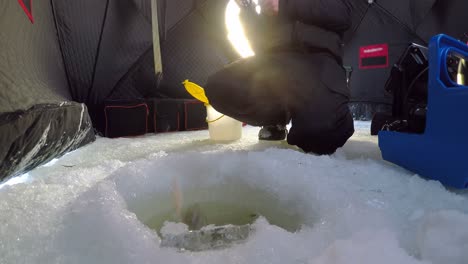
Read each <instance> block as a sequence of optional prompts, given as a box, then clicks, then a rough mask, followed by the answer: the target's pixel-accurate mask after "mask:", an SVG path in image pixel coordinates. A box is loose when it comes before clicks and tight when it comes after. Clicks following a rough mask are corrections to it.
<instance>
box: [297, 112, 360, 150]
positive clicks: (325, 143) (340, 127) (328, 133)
mask: <svg viewBox="0 0 468 264" xmlns="http://www.w3.org/2000/svg"><path fill="white" fill-rule="evenodd" d="M353 134H354V122H353V118H352V116H351V113H350V112H349V111H348V112H346V113H345V114H344V115H343V116H341V117H340V118H338V119H335V120H332V119H327V120H322V121H320V120H315V121H314V119H313V118H310V119H304V120H294V118H293V125H292V127H291V130H290V132H289V134H288V143H289V144H291V145H296V146H298V147H299V148H301V149H302V150H303V151H304V152H307V153H315V154H318V155H329V154H333V153H335V152H336V150H337V149H338V148H340V147H342V146H343V145H344V144H345V143H346V142H347V141H348V139H349V138H350V137H351V136H352V135H353Z"/></svg>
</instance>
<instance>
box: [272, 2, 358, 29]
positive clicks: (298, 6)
mask: <svg viewBox="0 0 468 264" xmlns="http://www.w3.org/2000/svg"><path fill="white" fill-rule="evenodd" d="M279 16H281V17H287V18H289V19H292V20H298V21H300V22H302V23H304V24H311V25H316V26H319V27H322V28H325V29H328V30H331V31H335V32H344V31H346V30H347V29H348V28H349V27H350V26H351V7H350V4H349V3H348V0H279Z"/></svg>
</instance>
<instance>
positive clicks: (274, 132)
mask: <svg viewBox="0 0 468 264" xmlns="http://www.w3.org/2000/svg"><path fill="white" fill-rule="evenodd" d="M287 134H288V130H287V129H286V126H283V125H275V126H264V127H262V129H260V132H258V139H259V140H284V139H286V135H287Z"/></svg>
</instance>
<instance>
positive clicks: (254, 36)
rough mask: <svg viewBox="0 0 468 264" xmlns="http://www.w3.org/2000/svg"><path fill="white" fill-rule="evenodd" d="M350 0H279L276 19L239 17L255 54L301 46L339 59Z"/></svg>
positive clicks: (348, 22) (346, 27) (243, 15)
mask: <svg viewBox="0 0 468 264" xmlns="http://www.w3.org/2000/svg"><path fill="white" fill-rule="evenodd" d="M349 1H352V0H279V15H278V17H276V18H271V17H266V16H257V15H255V14H253V13H250V14H249V13H248V12H247V11H244V12H243V14H241V17H242V20H243V24H244V27H245V28H246V32H247V36H248V38H249V40H251V44H252V46H254V50H255V51H256V52H259V51H262V50H271V49H283V48H290V47H300V48H305V49H309V50H311V51H314V50H318V51H328V52H329V53H331V54H332V55H334V56H335V57H337V58H338V59H339V60H341V57H342V47H341V43H342V36H343V33H344V32H345V31H346V30H348V29H349V28H350V26H351V4H350V2H349Z"/></svg>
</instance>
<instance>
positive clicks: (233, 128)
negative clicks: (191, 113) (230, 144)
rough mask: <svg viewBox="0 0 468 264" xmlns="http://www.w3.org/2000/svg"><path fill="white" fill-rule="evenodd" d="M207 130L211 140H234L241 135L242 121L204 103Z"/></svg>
mask: <svg viewBox="0 0 468 264" xmlns="http://www.w3.org/2000/svg"><path fill="white" fill-rule="evenodd" d="M206 113H207V122H208V131H209V133H210V138H211V140H214V141H234V140H238V139H240V138H241V137H242V123H241V122H240V121H237V120H235V119H233V118H231V117H229V116H226V115H223V114H221V113H220V112H218V111H216V109H214V108H213V107H212V106H211V105H206Z"/></svg>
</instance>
